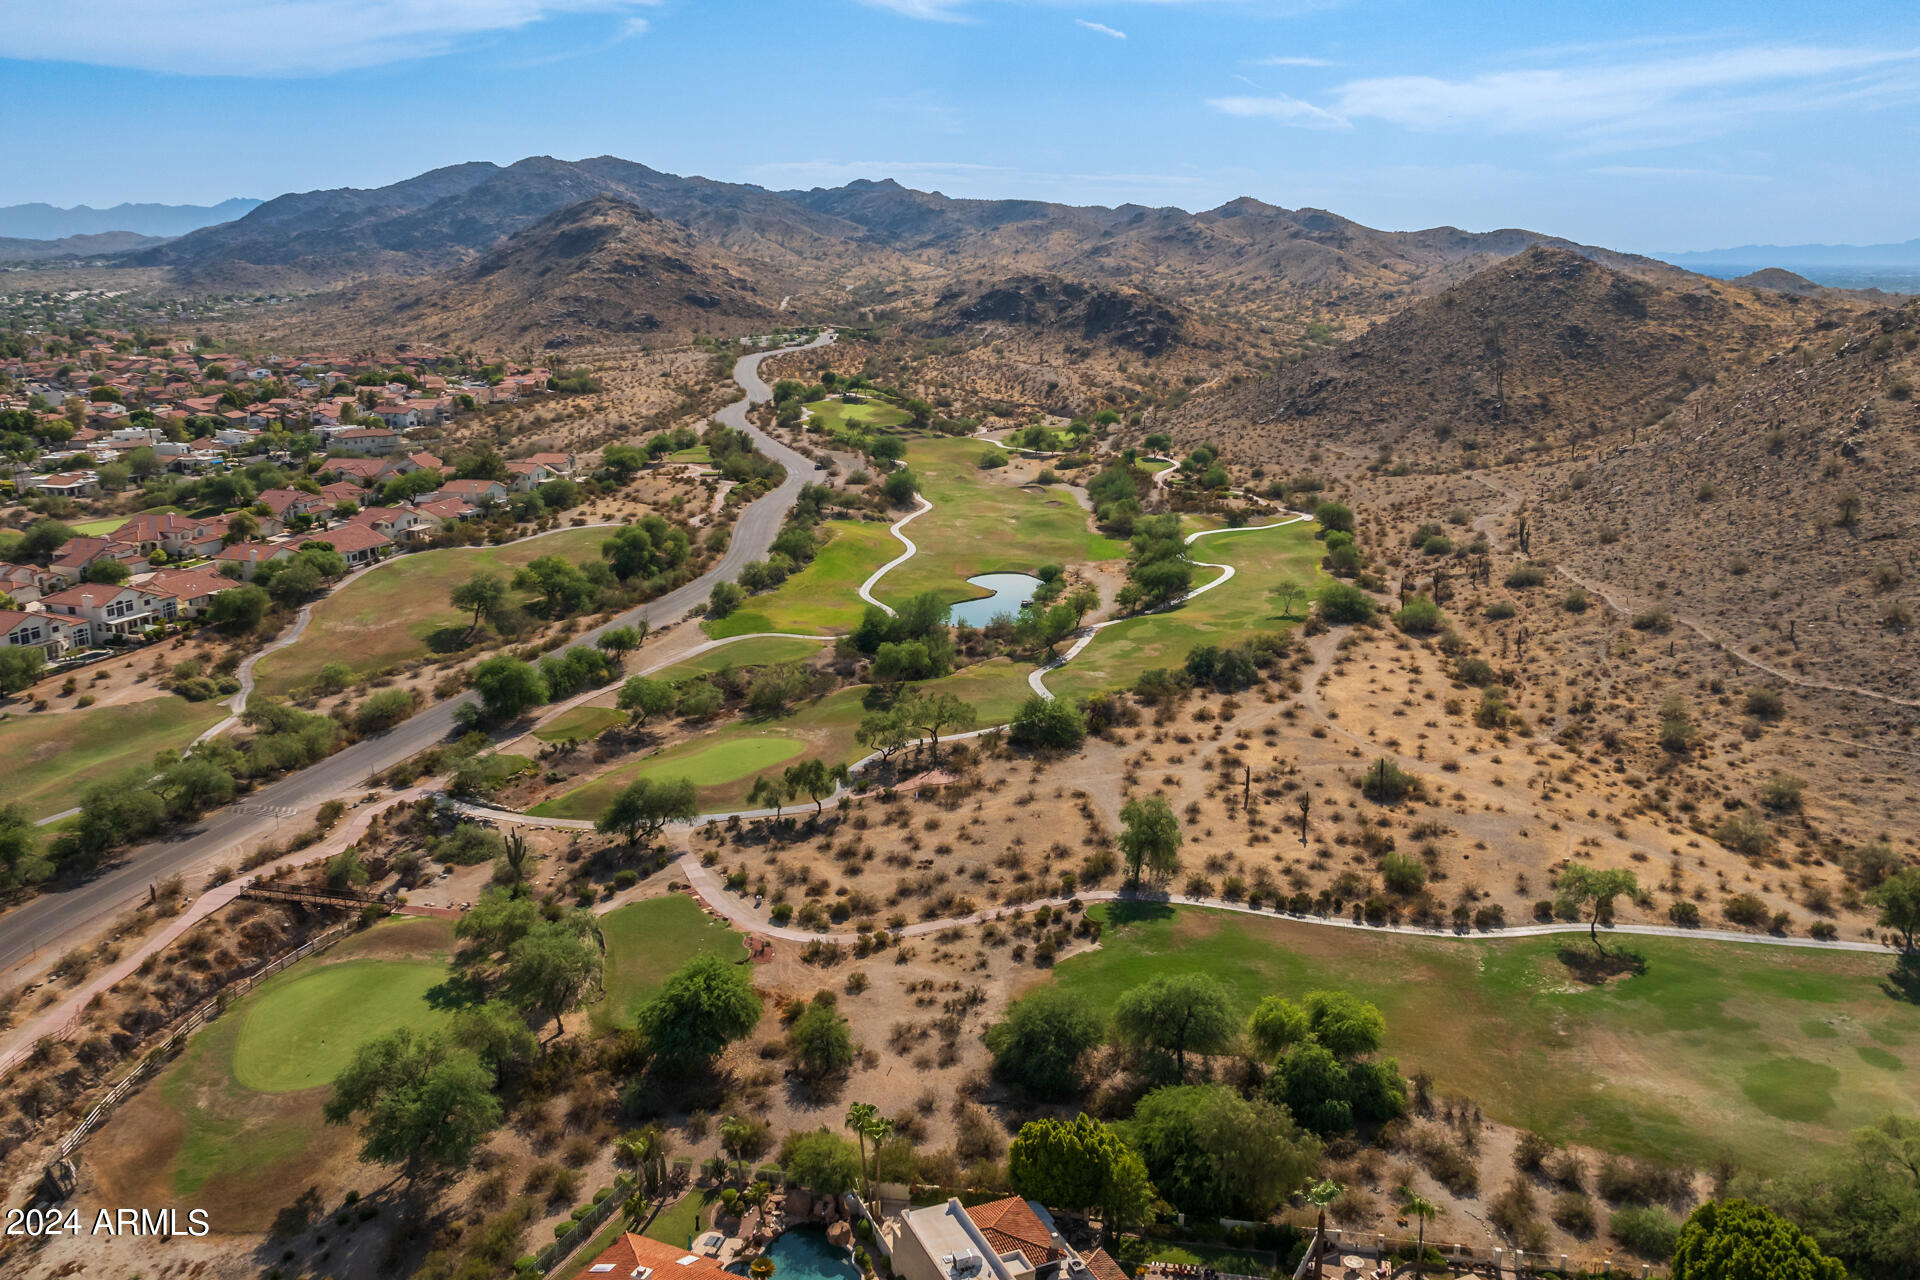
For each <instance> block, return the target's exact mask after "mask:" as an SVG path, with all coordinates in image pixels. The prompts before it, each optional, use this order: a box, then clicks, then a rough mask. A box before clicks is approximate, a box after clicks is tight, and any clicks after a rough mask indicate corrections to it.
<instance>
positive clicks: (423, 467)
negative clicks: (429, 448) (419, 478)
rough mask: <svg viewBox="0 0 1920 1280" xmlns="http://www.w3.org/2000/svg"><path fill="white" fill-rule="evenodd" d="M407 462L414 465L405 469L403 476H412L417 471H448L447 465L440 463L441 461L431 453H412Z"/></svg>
mask: <svg viewBox="0 0 1920 1280" xmlns="http://www.w3.org/2000/svg"><path fill="white" fill-rule="evenodd" d="M406 461H408V462H411V463H412V464H413V465H412V466H411V467H407V468H406V469H404V470H403V471H402V472H401V473H400V474H402V475H411V474H412V473H413V472H415V471H445V470H446V469H447V464H446V463H444V462H442V461H440V459H438V458H436V457H434V456H433V455H432V454H430V453H410V454H408V455H407V457H406Z"/></svg>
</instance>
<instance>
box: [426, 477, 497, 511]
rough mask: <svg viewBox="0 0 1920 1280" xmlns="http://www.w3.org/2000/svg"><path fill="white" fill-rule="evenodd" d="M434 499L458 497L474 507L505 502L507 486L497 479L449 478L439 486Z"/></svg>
mask: <svg viewBox="0 0 1920 1280" xmlns="http://www.w3.org/2000/svg"><path fill="white" fill-rule="evenodd" d="M434 497H435V499H436V500H437V499H440V498H458V499H460V500H461V501H462V502H470V503H472V504H473V505H474V506H476V507H484V506H487V505H489V504H491V503H495V502H505V501H506V498H507V486H505V485H503V484H501V483H500V482H499V481H498V480H449V481H447V482H446V483H445V484H443V485H441V486H440V491H439V492H438V493H436V494H435V495H434Z"/></svg>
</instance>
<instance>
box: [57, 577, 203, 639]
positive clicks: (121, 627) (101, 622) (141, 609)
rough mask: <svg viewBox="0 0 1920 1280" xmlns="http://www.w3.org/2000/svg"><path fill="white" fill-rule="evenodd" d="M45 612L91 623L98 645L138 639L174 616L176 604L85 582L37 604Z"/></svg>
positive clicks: (131, 589) (139, 590)
mask: <svg viewBox="0 0 1920 1280" xmlns="http://www.w3.org/2000/svg"><path fill="white" fill-rule="evenodd" d="M40 606H41V608H42V609H44V610H45V611H46V612H48V613H53V614H61V615H64V616H65V617H68V618H78V619H81V620H82V621H85V622H87V623H89V624H90V631H91V633H92V634H91V639H92V642H93V643H94V644H100V643H102V642H103V641H105V640H106V638H107V637H108V636H137V635H139V634H140V633H141V632H142V631H145V630H146V629H147V628H148V627H153V626H158V625H159V624H161V623H163V622H165V621H167V619H169V618H172V617H174V616H175V615H176V613H177V611H178V609H179V601H177V600H176V599H174V597H172V596H170V595H163V594H161V593H159V592H157V591H150V590H148V589H147V588H145V587H140V586H135V585H133V584H132V583H127V584H124V585H122V586H111V585H108V584H105V583H94V582H85V583H82V584H80V585H79V586H77V587H67V588H66V589H64V590H61V591H56V592H54V593H53V594H52V595H50V596H47V597H45V598H44V599H42V600H41V601H40Z"/></svg>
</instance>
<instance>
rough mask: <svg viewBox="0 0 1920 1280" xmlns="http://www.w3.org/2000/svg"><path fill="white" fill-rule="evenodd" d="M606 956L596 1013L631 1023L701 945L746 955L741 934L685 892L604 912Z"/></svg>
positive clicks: (704, 948)
mask: <svg viewBox="0 0 1920 1280" xmlns="http://www.w3.org/2000/svg"><path fill="white" fill-rule="evenodd" d="M600 936H601V937H602V938H604V939H606V943H607V959H606V966H605V968H604V969H603V970H602V977H601V983H602V986H603V987H604V989H605V993H606V994H605V998H604V999H602V1001H601V1002H600V1004H599V1005H598V1006H597V1007H596V1008H595V1010H594V1018H595V1020H596V1021H601V1022H603V1023H605V1024H611V1025H615V1026H622V1027H626V1026H632V1025H633V1015H634V1013H635V1012H636V1011H637V1010H638V1009H639V1008H640V1006H641V1005H643V1004H645V1003H646V1002H647V1001H648V1000H651V999H652V998H653V996H654V994H655V993H656V992H658V991H659V990H660V985H661V984H662V983H664V982H665V981H666V980H667V975H668V974H670V973H672V972H673V971H674V970H675V969H678V968H679V967H680V966H681V965H683V964H685V963H686V962H687V961H688V960H689V959H691V958H692V957H693V956H695V955H697V954H698V953H700V952H702V951H712V952H717V953H718V954H720V955H722V956H724V957H726V958H727V959H729V960H744V959H745V958H746V954H747V953H746V948H745V946H744V945H743V942H742V939H741V937H740V935H739V934H738V933H736V932H734V931H733V930H732V929H729V928H728V927H727V926H726V925H724V924H722V923H721V922H719V921H717V920H715V919H713V918H712V917H711V916H709V915H708V914H707V913H706V912H704V911H702V910H701V909H700V904H699V903H698V902H696V901H694V899H693V898H692V897H690V896H688V895H687V894H684V893H675V894H669V895H668V896H667V897H664V898H648V899H645V900H644V901H641V902H635V903H633V904H631V905H629V906H624V907H621V908H620V909H619V910H617V911H609V912H608V913H607V914H606V915H604V916H601V917H600Z"/></svg>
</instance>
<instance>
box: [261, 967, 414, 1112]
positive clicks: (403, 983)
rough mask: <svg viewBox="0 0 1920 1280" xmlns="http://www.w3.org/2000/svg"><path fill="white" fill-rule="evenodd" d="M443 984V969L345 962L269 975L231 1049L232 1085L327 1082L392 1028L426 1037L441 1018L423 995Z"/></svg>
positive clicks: (282, 1086)
mask: <svg viewBox="0 0 1920 1280" xmlns="http://www.w3.org/2000/svg"><path fill="white" fill-rule="evenodd" d="M446 980H447V969H446V966H445V965H443V964H433V963H429V962H426V961H418V960H414V961H408V960H394V959H377V960H376V959H364V960H347V961H343V962H341V963H338V964H328V965H324V966H322V967H320V968H317V969H306V968H302V967H300V966H295V967H294V968H291V969H289V970H287V971H286V972H285V973H283V974H276V975H275V976H274V977H272V978H270V979H268V980H267V982H266V983H265V984H264V985H263V986H262V987H261V988H260V991H259V993H258V994H257V995H256V996H255V997H254V999H253V1000H252V1001H251V1002H250V1007H249V1008H248V1009H247V1011H246V1014H245V1021H244V1022H242V1024H241V1027H240V1034H239V1037H238V1039H237V1041H236V1042H235V1044H234V1049H233V1078H234V1079H235V1080H236V1081H237V1082H239V1083H240V1084H241V1085H243V1086H245V1087H246V1088H248V1089H253V1090H256V1091H258V1092H260V1093H291V1092H293V1091H294V1090H296V1089H313V1088H317V1087H319V1086H321V1085H324V1084H329V1083H331V1082H332V1080H333V1078H334V1077H335V1076H337V1075H339V1074H340V1072H341V1070H342V1068H344V1067H345V1066H346V1065H347V1063H348V1062H349V1061H350V1060H351V1059H352V1057H353V1054H354V1051H355V1050H356V1049H358V1048H359V1047H360V1046H361V1045H363V1044H365V1043H367V1042H368V1041H369V1040H372V1039H374V1038H375V1037H378V1036H382V1035H385V1034H386V1033H387V1032H389V1031H393V1030H395V1029H396V1028H399V1027H412V1028H414V1029H415V1030H420V1031H424V1030H430V1029H432V1028H434V1027H438V1026H440V1025H441V1024H443V1023H444V1022H445V1021H446V1020H447V1017H448V1014H447V1013H445V1012H444V1011H441V1010H437V1009H435V1008H433V1006H432V1005H430V1004H429V1003H428V1002H427V993H428V992H429V991H431V990H432V989H433V988H434V987H436V986H438V985H440V984H441V983H443V982H445V981H446Z"/></svg>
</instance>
